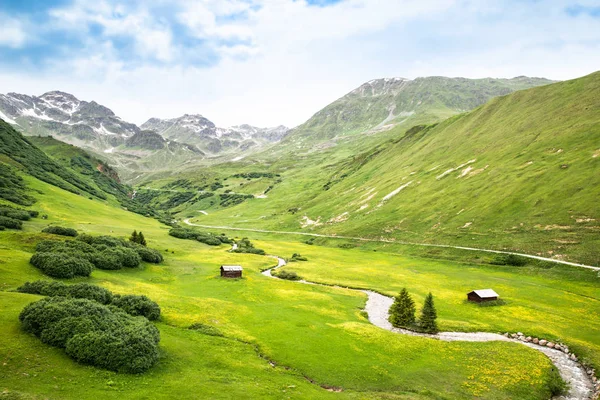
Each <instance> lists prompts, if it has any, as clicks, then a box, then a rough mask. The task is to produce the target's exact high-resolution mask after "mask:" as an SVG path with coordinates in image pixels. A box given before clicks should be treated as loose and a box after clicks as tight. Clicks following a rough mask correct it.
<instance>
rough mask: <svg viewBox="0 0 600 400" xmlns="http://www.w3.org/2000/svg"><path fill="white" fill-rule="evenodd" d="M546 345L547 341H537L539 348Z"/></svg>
mask: <svg viewBox="0 0 600 400" xmlns="http://www.w3.org/2000/svg"><path fill="white" fill-rule="evenodd" d="M546 343H548V341H547V340H546V339H542V340H540V341H539V345H540V346H545V345H546Z"/></svg>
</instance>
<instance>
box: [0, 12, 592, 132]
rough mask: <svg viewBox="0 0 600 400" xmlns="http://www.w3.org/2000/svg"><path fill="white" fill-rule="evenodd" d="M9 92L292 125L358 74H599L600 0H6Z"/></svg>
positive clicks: (128, 111) (3, 33) (1, 58)
mask: <svg viewBox="0 0 600 400" xmlns="http://www.w3.org/2000/svg"><path fill="white" fill-rule="evenodd" d="M0 20H1V21H2V25H0V93H5V92H9V91H15V92H20V93H27V94H41V93H43V92H45V91H48V90H54V89H58V90H63V91H68V92H71V93H73V94H75V95H76V96H78V97H79V98H81V99H85V100H92V99H93V100H96V101H98V102H100V103H102V104H104V105H106V106H108V107H110V108H111V109H113V110H114V111H115V112H116V113H117V114H118V115H119V116H121V117H122V118H124V119H126V120H130V121H132V122H136V123H142V122H144V121H145V120H146V119H147V118H150V117H176V116H179V115H181V114H184V113H199V114H203V115H205V116H206V117H208V118H209V119H212V120H213V121H215V122H216V123H217V124H219V125H221V126H226V125H231V124H240V123H251V124H255V125H261V126H272V125H277V124H286V125H288V126H295V125H297V124H299V123H302V122H303V121H304V120H306V119H307V118H309V117H310V116H311V115H312V114H313V113H315V112H316V111H318V110H319V109H320V108H322V107H323V106H325V105H327V104H328V103H330V102H331V101H333V100H335V99H336V98H338V97H340V96H342V95H343V94H345V93H347V92H348V91H350V90H352V89H353V88H355V87H357V86H359V85H360V84H361V83H363V82H365V81H367V80H370V79H373V78H380V77H393V76H401V77H406V78H415V77H418V76H429V75H444V76H464V77H471V78H481V77H488V76H492V77H513V76H518V75H529V76H545V77H548V78H553V79H569V78H575V77H578V76H581V75H585V74H587V73H590V72H593V71H594V70H597V69H600V68H599V66H600V1H598V0H594V1H590V0H582V1H579V2H573V1H562V0H545V1H541V0H538V1H535V0H531V1H518V0H511V1H508V0H505V1H502V0H500V1H493V2H492V1H489V2H488V1H476V0H168V1H167V0H146V1H117V0H94V1H88V0H0Z"/></svg>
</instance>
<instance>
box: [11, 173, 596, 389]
mask: <svg viewBox="0 0 600 400" xmlns="http://www.w3.org/2000/svg"><path fill="white" fill-rule="evenodd" d="M27 182H28V184H29V185H30V187H31V188H33V189H36V190H38V191H39V192H40V194H36V197H37V198H38V199H39V201H38V203H37V204H36V205H34V206H33V208H34V209H37V210H39V211H41V212H42V213H46V214H48V216H49V218H48V220H41V219H34V220H32V221H30V222H27V223H26V224H25V230H24V231H22V232H19V231H4V232H0V285H1V289H2V290H3V291H2V292H0V297H1V300H0V301H1V303H2V310H3V312H2V314H1V316H0V318H1V320H2V324H3V326H4V327H5V334H4V335H3V339H2V340H1V341H0V363H1V365H0V390H2V391H4V392H6V393H7V394H4V395H3V396H13V395H14V397H17V398H19V396H21V397H22V398H73V399H82V398H98V397H100V396H102V397H106V398H117V397H118V398H173V397H180V398H232V397H233V398H329V397H332V398H333V397H335V398H385V399H395V398H398V399H402V398H410V399H430V398H431V399H433V398H435V399H455V398H473V397H476V398H485V399H545V398H548V397H549V389H548V382H549V381H550V380H552V379H554V378H555V374H556V373H555V372H553V371H552V366H551V364H550V362H549V360H548V359H546V358H545V357H544V356H543V355H541V354H540V353H538V352H536V351H534V350H531V349H527V348H523V346H520V345H518V344H513V343H500V342H497V343H461V342H451V343H447V342H440V341H435V340H430V339H425V338H416V337H407V336H402V335H396V334H393V333H390V332H387V331H384V330H381V329H379V328H377V327H375V326H373V325H371V324H370V323H369V322H368V321H367V320H366V318H365V317H364V315H363V314H362V313H361V309H362V308H363V307H364V303H365V300H366V296H364V295H363V294H361V293H357V292H355V291H351V290H347V289H342V288H332V287H321V286H310V285H302V284H298V283H294V282H286V281H278V280H273V279H269V278H266V277H264V276H262V275H260V274H259V271H260V270H261V269H264V268H266V267H268V266H270V265H273V264H274V260H273V259H270V258H267V257H263V256H255V255H245V254H232V253H228V252H227V247H225V246H221V247H209V246H206V245H203V244H200V243H197V242H195V241H189V240H179V239H175V238H173V237H170V236H168V234H167V232H168V227H166V226H164V225H160V224H159V223H158V222H157V221H156V220H153V219H149V218H144V217H141V216H139V215H136V214H132V213H129V212H126V211H124V210H121V209H118V208H115V207H114V206H112V205H110V204H106V203H105V202H102V201H99V200H89V199H87V198H84V197H81V196H77V195H74V194H71V193H67V192H65V191H63V190H61V189H58V188H56V187H54V186H50V185H48V184H45V183H42V182H40V181H37V180H35V179H33V178H27ZM49 223H54V224H58V225H62V226H67V227H73V228H77V229H79V230H81V231H84V232H89V233H93V234H110V235H116V236H123V237H124V236H128V235H129V234H130V233H131V231H133V230H134V229H137V230H138V231H143V232H144V235H145V236H146V238H147V240H148V242H149V246H150V247H153V248H156V249H159V250H161V251H162V252H163V255H164V256H165V262H164V263H163V264H159V265H144V267H143V268H139V269H134V270H120V271H102V270H95V271H94V272H93V273H92V276H91V278H89V279H85V280H83V281H89V282H90V283H95V284H99V285H101V286H104V287H106V288H108V289H110V290H112V291H114V292H116V293H136V294H146V295H148V296H149V297H151V298H152V299H153V300H155V301H157V302H158V303H159V304H160V305H161V308H162V310H163V314H162V315H163V316H162V318H161V321H160V322H159V323H157V326H158V328H159V329H160V332H161V336H162V341H161V351H162V357H161V359H160V361H159V362H158V364H157V365H156V366H155V367H154V368H152V369H151V370H150V371H149V372H148V373H146V374H144V375H140V376H134V375H123V374H115V373H112V372H107V371H103V370H98V369H95V368H91V367H86V366H81V365H78V364H75V363H74V362H73V361H71V360H70V359H69V358H68V357H67V356H66V355H65V354H64V353H63V352H62V351H61V350H58V349H55V348H51V347H48V346H46V345H43V344H42V343H41V342H39V341H38V339H36V338H35V337H33V336H30V335H28V334H25V333H23V332H22V331H21V330H20V329H19V323H18V314H19V312H20V311H21V309H22V308H23V307H24V306H25V305H26V304H27V303H29V302H31V301H33V300H35V299H36V298H37V297H36V296H32V295H25V294H19V293H15V292H12V290H13V289H15V288H16V287H17V286H19V285H20V284H22V283H23V282H25V281H27V280H30V281H31V280H35V279H40V278H43V276H42V275H41V274H40V272H39V271H38V270H36V269H35V268H34V267H32V266H31V265H29V264H28V260H29V257H30V256H31V253H32V251H33V248H34V246H35V243H36V242H37V241H39V240H41V239H44V238H48V237H49V235H46V234H41V233H39V232H40V230H41V229H42V228H43V227H45V226H46V225H47V224H49ZM217 233H220V232H217ZM285 240H286V239H284V238H276V237H270V238H269V240H262V241H261V240H258V241H256V244H257V246H258V247H262V248H265V249H266V250H268V251H269V252H273V253H276V254H279V255H282V256H286V255H287V256H291V254H292V253H294V252H299V253H301V254H303V255H306V256H307V257H308V258H309V261H308V262H306V263H296V264H293V265H291V266H290V267H289V269H292V270H296V271H298V272H299V273H300V274H301V275H302V276H304V277H305V278H309V279H314V280H319V281H323V282H330V283H338V284H347V285H352V286H361V287H368V288H372V289H375V290H379V291H382V292H386V293H390V294H394V293H395V292H396V291H397V290H398V289H399V288H400V287H402V286H406V287H408V288H409V290H410V291H411V292H412V293H413V294H414V295H415V297H416V298H417V300H418V302H420V301H421V298H422V297H421V296H422V295H423V294H424V293H425V292H426V291H427V290H431V291H432V292H433V293H434V295H435V296H436V301H437V304H438V307H439V313H440V320H441V321H440V322H441V326H442V328H444V329H452V328H456V329H461V330H475V329H477V330H492V331H495V330H507V329H511V330H516V329H519V330H523V332H526V331H527V332H531V333H536V332H539V333H540V334H542V333H547V334H549V335H554V334H556V335H559V334H560V335H561V336H560V338H561V339H562V340H563V341H565V342H566V343H568V344H570V345H572V346H574V347H576V346H577V349H578V350H581V352H582V354H585V355H586V357H588V358H589V359H590V360H592V361H594V362H597V361H598V354H599V352H600V350H599V345H600V344H599V343H598V339H597V338H594V337H593V332H594V330H596V331H597V330H598V325H596V324H595V322H593V321H595V320H592V319H593V317H594V316H596V317H597V316H598V311H599V307H598V300H597V299H595V298H594V296H597V292H598V290H597V289H598V282H597V280H594V279H593V277H592V276H588V275H585V274H583V273H579V272H577V273H569V272H561V271H560V270H554V269H552V270H547V271H546V270H528V269H523V270H517V269H504V270H502V271H498V270H495V269H493V268H484V267H477V266H473V265H466V264H458V263H453V262H449V261H432V260H431V259H426V258H418V257H414V256H411V257H406V256H404V257H403V256H399V255H395V254H388V253H382V252H374V251H372V250H371V251H368V252H367V251H363V250H360V249H358V250H344V249H339V248H335V247H326V246H308V245H303V244H301V243H299V242H289V241H287V242H286V241H285ZM228 263H236V264H237V263H239V264H242V265H243V266H244V268H245V276H244V278H243V279H238V280H224V279H221V278H219V277H218V267H219V265H220V264H228ZM553 274H558V276H560V277H564V278H565V279H564V282H562V284H561V283H560V282H558V283H557V282H554V280H555V279H556V276H553ZM77 281H81V280H77ZM489 283H493V285H490V284H489ZM482 285H483V286H486V287H487V286H493V287H494V288H496V289H497V290H498V291H499V292H500V293H501V294H503V295H505V296H506V297H507V300H508V304H507V305H506V306H503V307H497V308H487V309H483V308H482V309H480V308H474V306H471V305H466V304H463V303H462V300H463V298H464V295H465V293H466V290H467V289H472V288H479V286H482ZM531 287H535V288H536V291H537V292H539V293H540V294H539V297H535V296H533V295H532V294H531V293H528V291H527V289H528V288H531ZM552 310H553V311H552ZM564 310H571V312H572V313H574V315H573V316H572V320H571V321H570V323H571V324H572V325H571V326H570V327H567V322H568V320H569V318H570V317H569V315H568V314H566V311H564ZM534 311H535V312H534ZM585 316H587V317H588V318H590V320H592V322H590V320H587V321H586V320H584V318H585ZM596 320H597V318H596ZM192 323H203V324H207V325H210V326H213V327H215V328H217V329H218V330H219V331H220V332H222V334H223V335H224V337H214V336H208V335H204V334H202V333H200V332H196V331H191V330H189V329H187V327H188V326H189V325H190V324H192ZM528 329H529V330H528ZM584 349H585V353H584ZM268 360H271V361H272V362H273V363H275V364H276V365H277V366H276V367H273V366H271V365H270V364H269V361H268ZM311 381H312V382H313V383H311ZM323 387H326V388H342V389H343V391H342V392H339V393H334V392H331V391H328V390H326V389H324V388H323Z"/></svg>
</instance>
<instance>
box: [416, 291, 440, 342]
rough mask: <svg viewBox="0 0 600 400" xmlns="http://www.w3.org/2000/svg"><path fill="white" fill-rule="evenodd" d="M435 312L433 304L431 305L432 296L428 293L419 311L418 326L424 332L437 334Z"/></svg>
mask: <svg viewBox="0 0 600 400" xmlns="http://www.w3.org/2000/svg"><path fill="white" fill-rule="evenodd" d="M436 319H437V311H436V310H435V304H433V295H432V294H431V293H429V294H428V295H427V297H425V303H424V304H423V309H422V310H421V319H420V320H419V326H420V327H421V329H422V330H423V331H424V332H427V333H437V331H438V327H437V322H436Z"/></svg>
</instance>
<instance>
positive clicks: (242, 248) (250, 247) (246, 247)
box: [232, 238, 266, 255]
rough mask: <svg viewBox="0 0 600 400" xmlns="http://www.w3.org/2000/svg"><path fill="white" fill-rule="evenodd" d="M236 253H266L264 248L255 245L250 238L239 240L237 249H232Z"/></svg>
mask: <svg viewBox="0 0 600 400" xmlns="http://www.w3.org/2000/svg"><path fill="white" fill-rule="evenodd" d="M232 251H233V252H234V253H249V254H259V255H265V254H266V253H265V251H264V250H263V249H258V248H256V247H254V244H252V242H251V241H250V240H249V239H248V238H243V239H242V240H240V241H238V242H237V249H235V250H232Z"/></svg>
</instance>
